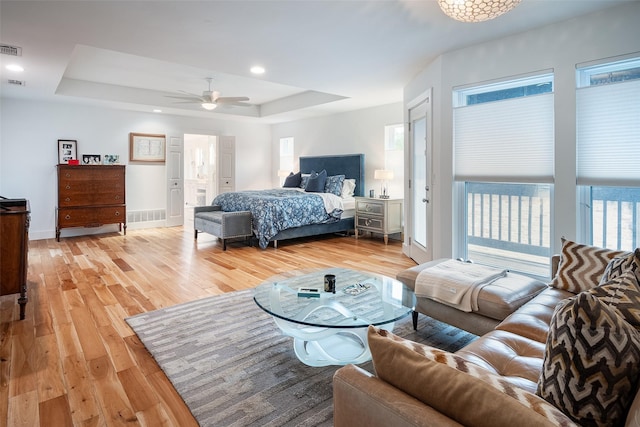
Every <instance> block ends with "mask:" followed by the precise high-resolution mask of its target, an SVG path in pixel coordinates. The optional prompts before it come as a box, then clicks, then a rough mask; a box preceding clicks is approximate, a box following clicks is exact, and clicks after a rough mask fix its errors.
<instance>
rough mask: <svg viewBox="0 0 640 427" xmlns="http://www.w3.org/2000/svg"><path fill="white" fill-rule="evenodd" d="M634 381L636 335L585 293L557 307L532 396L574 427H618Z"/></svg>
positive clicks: (638, 362) (639, 367)
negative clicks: (554, 409)
mask: <svg viewBox="0 0 640 427" xmlns="http://www.w3.org/2000/svg"><path fill="white" fill-rule="evenodd" d="M639 375H640V332H638V331H637V330H636V329H635V328H633V327H632V326H631V325H630V324H629V323H627V322H626V321H625V320H624V319H622V318H621V317H620V316H619V315H618V313H617V312H616V310H615V309H613V308H611V307H609V306H607V304H605V303H604V302H602V301H601V300H600V299H599V298H597V297H596V296H595V295H593V294H591V293H589V292H582V293H580V294H578V295H577V296H575V297H572V298H568V299H566V300H564V301H563V302H561V303H559V304H558V306H557V307H556V310H555V312H554V314H553V317H552V319H551V325H550V328H549V335H548V337H547V346H546V349H545V354H544V360H543V365H542V372H541V374H540V379H539V380H538V391H537V394H538V395H540V396H541V397H542V398H544V399H545V400H547V401H548V402H550V403H552V404H554V405H555V406H556V407H557V408H559V409H561V410H562V411H563V412H564V413H565V414H566V415H567V416H569V417H570V418H571V419H573V420H575V421H576V422H577V423H578V424H580V425H589V426H598V427H604V426H607V427H608V426H616V425H622V424H624V421H625V418H626V415H627V412H628V410H629V406H630V405H631V402H632V400H633V398H634V395H635V391H636V389H637V386H638V377H639Z"/></svg>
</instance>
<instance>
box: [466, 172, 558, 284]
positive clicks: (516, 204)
mask: <svg viewBox="0 0 640 427" xmlns="http://www.w3.org/2000/svg"><path fill="white" fill-rule="evenodd" d="M466 193H467V243H468V246H467V256H468V257H469V258H470V259H473V260H475V261H477V262H482V263H483V264H489V265H500V266H507V267H509V268H512V269H514V270H518V271H524V272H529V273H532V274H536V275H540V276H547V275H548V272H549V263H550V255H551V254H550V236H551V207H550V205H551V203H550V200H551V197H550V186H549V185H538V184H493V183H477V182H468V183H466Z"/></svg>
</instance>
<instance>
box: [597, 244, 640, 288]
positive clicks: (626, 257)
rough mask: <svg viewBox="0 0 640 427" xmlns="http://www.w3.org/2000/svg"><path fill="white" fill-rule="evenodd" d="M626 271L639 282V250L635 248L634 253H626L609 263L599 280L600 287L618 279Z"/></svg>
mask: <svg viewBox="0 0 640 427" xmlns="http://www.w3.org/2000/svg"><path fill="white" fill-rule="evenodd" d="M627 271H631V272H632V273H633V274H634V276H635V277H636V279H637V280H638V281H640V248H637V249H636V250H635V252H627V253H625V254H623V255H621V256H617V257H615V258H613V259H612V260H611V261H609V264H607V268H605V270H604V273H603V274H602V278H601V279H600V284H601V285H602V284H604V283H606V282H608V281H609V280H611V279H615V278H616V277H620V276H622V275H623V274H624V273H625V272H627Z"/></svg>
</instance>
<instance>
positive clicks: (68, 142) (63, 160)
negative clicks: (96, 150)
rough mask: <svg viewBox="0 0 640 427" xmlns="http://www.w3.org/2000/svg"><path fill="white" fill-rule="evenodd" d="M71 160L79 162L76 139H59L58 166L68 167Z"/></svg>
mask: <svg viewBox="0 0 640 427" xmlns="http://www.w3.org/2000/svg"><path fill="white" fill-rule="evenodd" d="M69 160H78V141H76V140H75V139H59V140H58V164H60V165H68V164H69Z"/></svg>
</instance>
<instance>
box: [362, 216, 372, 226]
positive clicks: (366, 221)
mask: <svg viewBox="0 0 640 427" xmlns="http://www.w3.org/2000/svg"><path fill="white" fill-rule="evenodd" d="M364 225H366V226H367V227H368V226H370V225H371V219H370V218H367V219H365V220H364Z"/></svg>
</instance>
